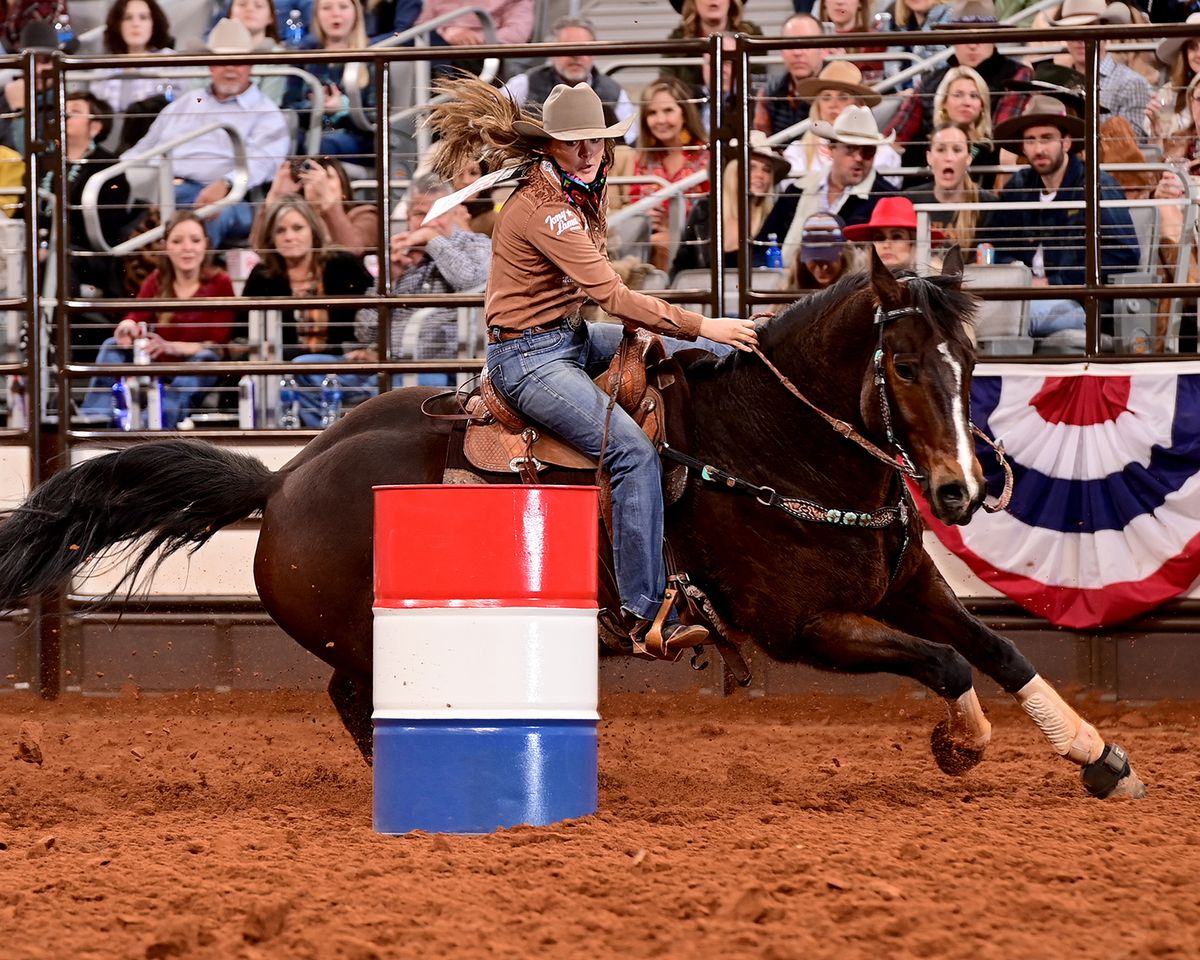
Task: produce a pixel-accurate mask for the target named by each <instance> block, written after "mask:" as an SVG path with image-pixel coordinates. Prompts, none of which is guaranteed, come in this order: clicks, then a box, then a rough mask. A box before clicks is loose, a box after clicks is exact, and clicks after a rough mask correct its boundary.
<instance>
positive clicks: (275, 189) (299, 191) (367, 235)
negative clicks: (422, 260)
mask: <svg viewBox="0 0 1200 960" xmlns="http://www.w3.org/2000/svg"><path fill="white" fill-rule="evenodd" d="M297 195H300V196H303V197H304V199H305V200H307V201H308V203H309V205H310V206H311V207H312V208H313V209H314V210H316V211H317V213H318V214H319V215H320V217H321V223H322V224H323V225H324V227H325V233H326V235H327V236H328V237H329V242H330V243H331V244H332V245H333V246H335V247H342V248H344V249H346V250H348V251H350V252H351V253H353V254H354V255H355V256H362V255H363V254H364V253H366V252H368V251H374V250H375V247H376V243H377V239H378V229H379V208H378V207H376V206H375V204H373V203H356V202H355V201H354V191H353V190H352V189H351V188H350V177H349V176H348V175H347V173H346V168H345V167H344V166H342V162H341V161H340V160H338V159H337V158H336V157H321V158H319V159H318V158H313V157H303V158H297V159H295V160H285V161H284V162H283V163H282V164H280V166H279V171H278V172H277V173H276V175H275V179H274V180H272V181H271V189H270V190H268V191H267V196H266V199H265V200H264V201H263V205H262V206H261V207H260V208H259V210H258V213H257V214H255V217H254V225H253V227H251V229H250V245H251V246H252V247H254V248H256V249H261V248H263V247H265V246H266V245H267V244H266V239H267V238H265V237H264V236H263V235H262V225H263V220H264V219H265V216H266V211H267V210H268V209H270V208H271V207H272V206H274V204H275V203H276V202H278V201H279V200H282V199H283V198H284V197H290V196H297Z"/></svg>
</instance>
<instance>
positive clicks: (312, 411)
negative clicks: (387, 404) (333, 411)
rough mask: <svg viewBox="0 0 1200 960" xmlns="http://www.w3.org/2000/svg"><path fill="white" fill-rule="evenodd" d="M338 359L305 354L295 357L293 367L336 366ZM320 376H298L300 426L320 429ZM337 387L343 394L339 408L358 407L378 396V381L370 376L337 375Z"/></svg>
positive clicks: (322, 355)
mask: <svg viewBox="0 0 1200 960" xmlns="http://www.w3.org/2000/svg"><path fill="white" fill-rule="evenodd" d="M341 359H342V358H341V357H335V356H333V355H332V354H329V353H306V354H304V355H302V356H299V357H296V358H295V359H294V360H293V361H292V363H337V362H338V361H340V360H341ZM324 379H325V374H323V373H301V374H298V375H297V376H296V383H297V384H298V385H299V386H300V397H299V399H300V422H301V423H303V424H304V425H305V426H306V427H319V426H320V425H321V381H322V380H324ZM338 385H339V387H340V388H341V391H342V405H343V406H349V405H351V404H353V403H361V402H362V401H363V400H366V399H368V398H370V397H373V396H375V394H377V393H378V392H379V378H378V377H376V376H375V374H373V373H339V374H338Z"/></svg>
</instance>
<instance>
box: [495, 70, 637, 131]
mask: <svg viewBox="0 0 1200 960" xmlns="http://www.w3.org/2000/svg"><path fill="white" fill-rule="evenodd" d="M631 123H633V115H632V114H630V115H629V116H628V117H626V118H625V119H624V120H618V121H617V122H616V123H614V124H613V125H612V126H611V127H606V126H605V125H604V104H602V103H601V102H600V97H599V96H598V95H597V94H596V91H595V90H593V89H592V88H591V87H589V86H588V85H587V84H586V83H577V84H575V86H573V87H569V86H567V85H566V84H565V83H560V84H558V85H557V86H556V87H555V88H554V89H553V90H551V91H550V96H548V97H547V98H546V103H545V104H544V105H543V107H542V121H541V123H538V122H536V121H529V120H516V121H514V122H513V130H515V131H516V132H517V133H521V134H524V135H525V136H527V137H538V138H544V139H547V140H550V139H553V140H566V141H568V142H569V141H573V140H612V139H615V138H617V137H623V136H625V131H627V130H628V129H629V125H630V124H631Z"/></svg>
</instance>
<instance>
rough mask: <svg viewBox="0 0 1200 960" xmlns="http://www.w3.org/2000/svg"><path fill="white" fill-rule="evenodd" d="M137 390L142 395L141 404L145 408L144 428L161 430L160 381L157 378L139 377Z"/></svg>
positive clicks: (161, 388) (161, 386)
mask: <svg viewBox="0 0 1200 960" xmlns="http://www.w3.org/2000/svg"><path fill="white" fill-rule="evenodd" d="M138 389H139V391H140V392H141V395H142V404H143V405H144V406H145V408H146V423H145V428H146V429H147V430H161V429H162V428H163V416H162V396H163V385H162V381H161V380H159V379H158V377H141V378H140V379H139V380H138Z"/></svg>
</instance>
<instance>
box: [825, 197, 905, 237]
mask: <svg viewBox="0 0 1200 960" xmlns="http://www.w3.org/2000/svg"><path fill="white" fill-rule="evenodd" d="M889 228H891V229H901V230H912V231H913V232H914V233H915V232H916V230H917V211H916V210H915V209H914V208H913V205H912V201H911V200H909V199H908V197H880V198H879V202H878V203H876V204H875V209H874V210H872V211H871V219H870V220H868V221H867V222H866V223H852V224H850V225H849V226H848V227H846V228H845V229H843V230H842V233H843V234H845V236H846V239H847V240H854V241H855V242H857V241H860V240H870V239H871V232H872V231H873V230H887V229H889Z"/></svg>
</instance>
